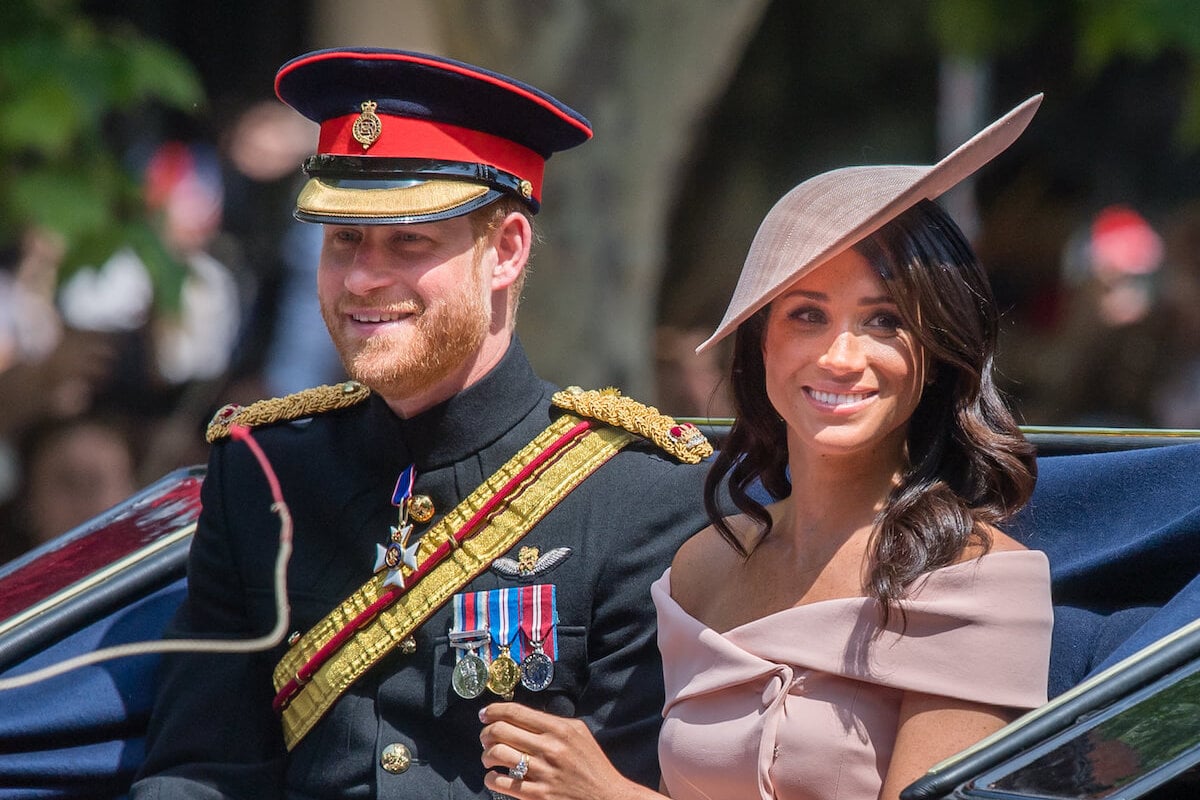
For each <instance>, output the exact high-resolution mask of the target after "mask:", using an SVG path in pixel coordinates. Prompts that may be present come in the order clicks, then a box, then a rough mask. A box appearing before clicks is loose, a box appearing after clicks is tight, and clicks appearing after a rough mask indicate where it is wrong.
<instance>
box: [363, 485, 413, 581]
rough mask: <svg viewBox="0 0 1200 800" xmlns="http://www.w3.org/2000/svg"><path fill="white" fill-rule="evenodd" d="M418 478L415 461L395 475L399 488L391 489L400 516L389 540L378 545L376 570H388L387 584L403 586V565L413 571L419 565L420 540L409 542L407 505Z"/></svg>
mask: <svg viewBox="0 0 1200 800" xmlns="http://www.w3.org/2000/svg"><path fill="white" fill-rule="evenodd" d="M415 481H416V471H415V469H414V468H413V465H412V464H410V465H408V466H407V467H405V469H404V471H403V472H401V473H400V477H399V478H397V479H396V488H395V489H394V490H392V505H394V506H396V507H397V508H399V509H400V516H399V519H398V520H397V521H396V524H395V525H393V526H392V528H391V533H390V535H389V536H388V544H386V545H382V544H377V545H375V569H374V571H375V572H382V571H384V570H387V577H385V578H384V579H383V585H384V586H396V587H398V588H400V589H403V588H405V587H404V573H403V572H402V571H401V567H408V568H409V569H410V570H412V571H416V569H417V549H418V548H419V547H420V546H421V545H420V542H414V543H413V544H411V545H410V544H409V543H408V537H409V536H410V535H411V534H412V529H413V526H412V525H410V524H409V523H408V507H409V504H410V501H411V498H412V490H413V483H414V482H415Z"/></svg>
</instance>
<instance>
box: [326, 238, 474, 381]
mask: <svg viewBox="0 0 1200 800" xmlns="http://www.w3.org/2000/svg"><path fill="white" fill-rule="evenodd" d="M475 243H476V239H475V236H474V234H473V231H472V228H471V224H470V221H469V219H468V218H467V217H455V218H452V219H448V220H442V221H439V222H429V223H422V224H414V225H326V226H325V240H324V244H323V246H322V249H321V264H320V268H319V270H318V274H317V292H318V295H319V297H320V301H321V314H322V316H323V317H324V318H325V324H326V326H328V328H329V333H330V335H331V336H332V337H333V342H334V344H335V345H336V346H337V349H338V353H339V354H340V355H341V358H342V363H343V364H344V365H345V367H346V371H347V373H348V374H349V375H350V377H352V378H354V379H355V380H358V381H361V382H362V383H364V384H366V385H367V386H369V387H371V388H372V389H373V390H375V391H377V392H379V393H380V394H381V395H383V396H384V398H385V399H388V400H404V399H407V398H412V397H416V396H419V395H423V394H428V393H430V392H431V391H434V390H436V388H437V386H438V384H439V383H441V382H448V381H453V380H455V379H456V377H457V376H459V375H460V374H461V373H462V372H463V371H464V369H466V368H468V367H469V365H470V362H471V361H472V360H473V358H474V357H475V356H476V355H477V354H478V352H479V350H480V347H481V345H482V343H483V341H484V338H485V336H486V335H487V333H488V329H489V326H490V324H491V292H490V285H489V283H488V282H487V281H485V280H484V276H483V274H482V273H483V269H482V263H481V253H482V250H481V249H480V248H477V247H476V246H475ZM451 393H452V392H451Z"/></svg>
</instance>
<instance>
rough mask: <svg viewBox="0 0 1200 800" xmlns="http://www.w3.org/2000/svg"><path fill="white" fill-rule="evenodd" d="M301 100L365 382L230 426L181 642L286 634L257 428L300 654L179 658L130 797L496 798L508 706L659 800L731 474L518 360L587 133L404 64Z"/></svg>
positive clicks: (347, 357)
mask: <svg viewBox="0 0 1200 800" xmlns="http://www.w3.org/2000/svg"><path fill="white" fill-rule="evenodd" d="M276 91H277V93H278V95H279V96H280V98H281V99H282V100H283V101H284V102H286V103H288V104H289V105H291V106H292V107H294V108H295V109H297V110H298V111H299V112H300V113H302V114H304V115H305V116H306V117H309V118H310V119H313V120H315V121H317V122H318V123H320V125H321V132H320V140H319V144H318V152H317V154H316V155H314V156H313V157H311V158H310V159H308V160H307V161H306V163H305V171H306V172H307V174H308V176H309V181H308V183H307V185H306V186H305V187H304V189H303V190H302V191H301V194H300V195H299V198H298V200H297V211H296V215H297V216H298V217H299V218H300V219H302V220H305V221H308V222H314V223H320V224H323V225H324V246H323V249H322V253H321V263H320V269H319V280H318V292H319V295H320V300H321V306H322V310H323V314H324V317H325V321H326V323H327V325H328V327H329V330H330V333H331V335H332V337H333V339H334V342H335V343H336V344H337V347H338V349H339V351H340V353H341V356H342V359H343V361H344V363H345V365H346V368H347V370H348V371H349V374H350V375H351V376H352V377H353V378H354V380H353V381H351V382H348V383H346V384H344V385H340V386H335V387H322V388H319V389H315V390H310V391H308V392H302V393H300V394H299V395H294V396H291V397H287V398H279V399H274V400H268V401H262V402H260V403H256V404H253V405H251V406H248V407H246V408H227V409H223V410H222V412H220V413H219V414H218V415H217V418H216V419H215V420H214V423H213V425H212V426H211V427H210V431H209V438H210V440H211V441H214V442H215V445H214V447H213V450H212V453H211V458H210V463H209V472H208V476H207V478H206V480H205V483H204V488H203V505H204V509H203V514H202V516H201V518H200V522H199V525H198V529H197V531H196V534H195V538H194V542H193V544H192V551H191V556H190V560H189V566H188V575H189V595H188V598H187V600H186V602H185V603H184V605H183V607H182V608H181V610H180V612H179V615H178V617H177V619H176V622H175V624H174V626H173V630H172V634H173V635H177V636H189V637H212V638H221V637H224V638H237V637H251V636H255V635H260V634H262V633H263V632H264V631H268V630H270V629H271V628H272V626H273V625H274V623H275V618H276V612H275V608H276V600H275V597H274V584H273V572H274V563H275V559H276V544H277V535H278V534H279V531H280V529H281V517H280V516H277V515H276V513H275V511H274V510H273V508H272V500H271V497H272V495H271V490H270V488H269V487H270V484H269V481H268V479H267V478H266V477H265V476H264V473H263V471H262V470H260V468H259V466H258V465H257V463H256V461H255V458H254V456H253V454H252V452H251V450H250V449H249V448H248V447H247V446H246V444H243V443H242V442H239V441H236V440H231V439H230V438H229V437H228V434H229V433H230V432H231V431H233V432H235V433H239V435H241V433H240V432H241V431H244V430H245V429H247V428H251V429H252V432H251V433H250V436H251V437H252V438H253V442H252V443H247V444H253V443H257V444H258V445H259V446H261V448H262V449H263V450H264V451H265V453H266V456H267V459H268V460H269V462H270V464H272V465H273V467H274V470H275V472H276V473H277V476H278V485H279V487H280V489H281V491H282V495H283V498H284V500H285V501H286V504H287V507H288V509H289V510H290V519H291V524H292V525H293V526H294V552H293V554H292V556H291V561H290V565H289V566H288V569H287V587H288V589H287V600H288V604H289V606H290V613H291V616H290V621H289V624H288V629H289V631H295V633H293V634H292V635H291V636H289V637H287V641H286V642H284V643H282V644H280V645H279V646H277V647H276V648H275V649H273V650H271V651H267V652H261V653H256V654H250V655H230V654H205V653H191V654H185V655H178V656H172V657H169V658H167V659H166V661H165V663H164V667H163V673H162V678H161V686H160V689H159V694H158V697H159V700H158V703H157V706H156V711H155V715H154V718H153V720H152V722H151V728H150V735H149V739H148V753H147V759H146V762H145V765H144V767H143V770H142V772H141V774H140V776H139V780H138V781H137V782H136V783H135V785H134V789H133V796H134V797H136V798H145V797H171V798H177V797H235V796H237V797H254V798H265V797H272V796H287V797H332V796H338V797H380V798H387V797H419V798H433V797H443V798H445V797H455V798H459V797H487V796H488V792H487V790H486V789H485V787H484V774H483V773H484V770H483V767H482V766H481V763H480V752H481V746H480V742H479V733H480V730H481V727H482V726H481V723H480V722H479V717H478V713H479V710H480V708H481V707H483V706H484V705H486V704H487V703H490V702H494V701H496V700H497V699H499V698H511V699H514V700H515V701H517V702H520V703H526V704H528V705H530V706H534V707H537V708H541V709H546V710H549V711H551V712H554V713H556V714H560V715H563V716H573V717H579V718H581V719H582V720H584V721H585V722H586V723H587V725H588V726H589V727H590V728H591V729H592V730H593V731H595V733H596V735H597V737H598V738H599V741H600V743H601V744H602V746H603V747H604V748H605V751H606V752H607V754H608V755H609V757H610V758H611V759H612V761H613V762H614V764H615V765H616V766H617V767H618V768H619V769H620V770H621V771H622V772H623V773H624V774H626V775H627V776H629V777H630V778H632V779H634V780H637V781H639V782H642V783H644V784H647V785H651V786H656V785H657V779H658V768H657V757H656V736H657V731H658V727H659V721H660V710H661V704H662V675H661V666H660V663H659V659H658V654H657V650H656V642H655V630H654V618H653V613H654V612H653V606H652V604H651V603H650V599H649V586H650V583H651V582H652V581H653V580H654V579H656V578H657V577H658V576H659V575H660V574H661V573H662V571H663V569H664V568H665V567H666V565H667V564H668V563H669V562H670V559H671V557H672V555H673V554H674V552H675V550H676V548H677V547H678V545H679V544H680V543H681V542H682V541H683V540H684V539H685V538H687V537H688V536H689V535H691V534H692V533H694V532H695V531H697V530H698V529H700V528H701V527H703V526H704V525H705V524H706V519H705V516H704V511H703V505H702V501H701V492H700V488H701V483H702V481H703V476H704V473H705V471H706V467H705V465H703V464H701V463H700V461H701V459H702V458H703V457H704V456H705V455H707V454H708V452H710V448H709V447H708V445H707V442H705V441H704V440H703V437H702V436H700V435H699V433H698V431H697V430H696V429H695V428H693V427H691V426H688V425H677V424H675V423H674V422H673V421H671V420H670V419H668V418H666V417H663V416H662V415H660V414H658V413H657V412H656V411H655V410H654V409H652V408H646V407H644V406H641V405H639V404H637V403H635V402H633V401H631V400H629V399H628V398H624V397H621V396H620V395H619V394H618V393H615V392H612V391H608V392H584V391H581V390H578V389H571V390H567V391H556V389H555V387H552V386H550V385H548V384H546V383H544V382H543V381H541V380H540V379H538V378H537V377H536V376H535V374H534V372H533V370H532V369H531V367H530V365H529V363H528V361H527V360H526V357H525V354H524V351H523V350H522V348H521V345H520V343H519V341H518V340H517V338H516V337H515V335H514V333H513V327H514V323H515V314H516V306H517V299H518V295H519V292H520V286H521V282H522V278H523V276H524V269H525V266H526V262H527V260H528V258H529V251H530V244H531V241H532V239H533V233H532V229H531V223H530V216H529V215H531V214H533V213H535V212H536V211H537V209H538V207H539V204H540V201H541V182H542V181H541V179H542V169H543V167H544V164H545V161H546V159H547V158H549V156H550V155H551V154H552V153H554V152H557V151H560V150H563V149H566V148H569V147H573V146H575V145H577V144H580V143H582V142H584V141H585V140H587V139H588V138H589V137H590V135H591V129H590V126H589V124H588V122H587V120H586V119H584V118H583V117H582V116H580V115H579V114H578V113H576V112H575V111H573V110H571V109H570V108H568V107H566V106H565V105H563V104H562V103H560V102H558V101H557V100H555V99H554V98H552V97H549V96H548V95H546V94H544V93H542V92H540V91H539V90H537V89H535V88H533V87H530V86H527V85H524V84H521V83H519V82H517V81H515V80H512V79H511V78H508V77H505V76H502V75H498V74H496V73H492V72H489V71H487V70H483V69H480V68H478V67H474V66H471V65H468V64H463V63H460V62H455V61H451V60H447V59H441V58H436V57H432V56H427V55H422V54H418V53H409V52H403V51H394V50H378V49H368V48H363V49H357V50H334V51H319V52H316V53H310V54H308V55H305V56H301V57H299V58H297V59H294V60H292V61H291V62H289V63H288V64H286V65H284V67H283V68H281V70H280V72H279V74H278V76H277V79H276ZM685 462H687V463H685ZM508 766H509V767H510V768H511V769H515V770H517V773H516V774H518V775H519V774H521V773H522V772H523V771H524V767H525V765H522V764H513V765H508ZM529 779H530V780H533V779H534V776H532V775H531V776H530V777H529Z"/></svg>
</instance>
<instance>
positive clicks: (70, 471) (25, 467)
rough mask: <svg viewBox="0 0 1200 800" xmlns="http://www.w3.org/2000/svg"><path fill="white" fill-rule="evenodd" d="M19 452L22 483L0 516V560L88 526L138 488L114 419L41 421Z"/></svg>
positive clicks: (129, 450)
mask: <svg viewBox="0 0 1200 800" xmlns="http://www.w3.org/2000/svg"><path fill="white" fill-rule="evenodd" d="M17 453H18V457H19V468H20V478H21V479H20V484H19V490H18V491H17V492H16V493H15V496H14V497H13V499H12V501H11V502H10V503H9V504H8V506H7V508H5V509H4V513H3V515H2V517H3V524H2V525H0V530H3V533H2V534H0V562H4V561H8V560H11V559H12V558H15V557H16V556H18V555H20V554H21V553H22V552H24V551H25V550H27V549H29V548H31V547H36V546H37V545H39V544H43V543H45V542H48V541H50V540H52V539H54V538H55V537H57V536H59V535H61V534H63V533H66V532H67V531H69V530H71V529H72V528H74V527H75V526H77V525H81V524H83V523H84V522H87V521H88V520H90V519H92V518H93V517H95V516H96V515H98V514H100V513H102V512H104V511H107V510H108V509H110V508H112V507H113V506H115V505H117V504H118V503H120V502H121V501H122V500H125V499H126V498H128V497H129V496H130V495H131V494H132V493H133V492H134V491H135V490H136V489H137V488H138V481H137V478H136V465H135V456H134V449H133V445H132V442H131V439H130V437H129V435H128V434H127V432H126V430H125V426H124V423H122V422H119V421H117V420H116V419H111V418H102V417H99V416H80V417H70V418H61V419H55V418H49V419H45V420H42V421H41V422H39V423H37V424H35V425H33V426H31V427H30V428H29V429H28V430H26V431H25V432H24V435H23V436H22V437H21V441H20V443H19V446H18V448H17Z"/></svg>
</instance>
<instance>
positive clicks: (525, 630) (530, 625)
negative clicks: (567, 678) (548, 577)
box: [520, 583, 558, 692]
mask: <svg viewBox="0 0 1200 800" xmlns="http://www.w3.org/2000/svg"><path fill="white" fill-rule="evenodd" d="M520 592H521V604H520V605H521V622H520V631H521V634H522V636H523V637H524V638H525V640H526V641H527V642H529V652H528V653H527V654H526V655H525V657H524V658H523V659H521V685H522V686H524V687H525V688H526V689H528V690H529V691H531V692H540V691H543V690H545V689H546V688H547V687H549V686H550V684H551V683H553V682H554V659H553V658H551V657H550V656H549V655H547V653H546V641H547V639H550V646H551V648H552V649H551V652H553V635H554V627H555V625H557V624H558V616H557V614H558V609H557V608H556V607H555V599H556V598H555V589H554V584H544V583H539V584H535V585H532V586H522V587H521V588H520Z"/></svg>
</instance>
